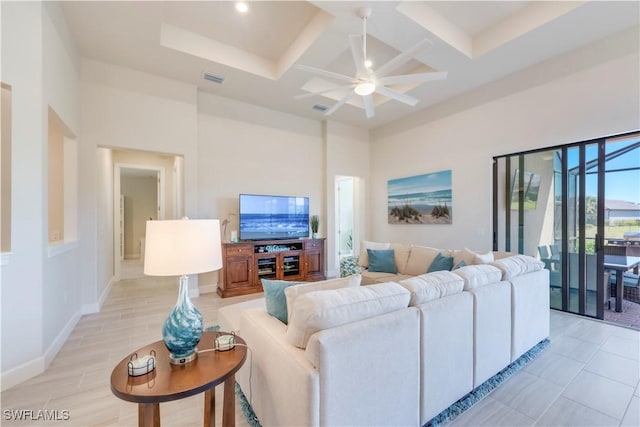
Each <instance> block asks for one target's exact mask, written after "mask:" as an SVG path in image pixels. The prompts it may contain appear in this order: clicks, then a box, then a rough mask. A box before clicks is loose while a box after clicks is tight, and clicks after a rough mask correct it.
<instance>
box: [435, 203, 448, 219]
mask: <svg viewBox="0 0 640 427" xmlns="http://www.w3.org/2000/svg"><path fill="white" fill-rule="evenodd" d="M431 216H432V217H434V218H441V217H448V216H449V207H448V206H447V204H446V203H445V204H444V206H442V205H438V206H436V207H434V208H433V210H432V211H431Z"/></svg>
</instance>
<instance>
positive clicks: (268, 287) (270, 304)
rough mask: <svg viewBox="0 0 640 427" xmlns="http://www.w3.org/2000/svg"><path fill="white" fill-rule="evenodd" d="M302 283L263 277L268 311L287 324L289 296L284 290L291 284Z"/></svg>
mask: <svg viewBox="0 0 640 427" xmlns="http://www.w3.org/2000/svg"><path fill="white" fill-rule="evenodd" d="M300 283H302V282H289V281H287V280H268V279H262V289H264V299H265V302H266V304H267V312H268V313H269V314H270V315H272V316H273V317H275V318H276V319H278V320H279V321H281V322H282V323H284V324H285V325H286V324H288V319H287V298H286V297H285V295H284V290H285V288H287V287H289V286H293V285H299V284H300Z"/></svg>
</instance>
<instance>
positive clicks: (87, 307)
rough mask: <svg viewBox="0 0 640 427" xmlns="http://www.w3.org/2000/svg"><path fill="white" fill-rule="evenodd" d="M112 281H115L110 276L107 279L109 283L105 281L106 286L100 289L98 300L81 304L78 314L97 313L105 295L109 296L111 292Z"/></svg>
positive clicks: (100, 308)
mask: <svg viewBox="0 0 640 427" xmlns="http://www.w3.org/2000/svg"><path fill="white" fill-rule="evenodd" d="M114 283H115V277H113V276H112V277H111V279H109V283H107V286H106V287H105V288H104V290H103V291H102V294H101V295H100V298H98V301H97V302H94V303H92V304H83V305H82V309H81V312H80V314H82V315H83V316H84V315H85V314H95V313H99V312H100V310H102V306H103V305H104V302H105V301H106V299H107V296H109V292H111V287H112V286H113V284H114Z"/></svg>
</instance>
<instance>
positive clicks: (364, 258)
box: [358, 240, 391, 268]
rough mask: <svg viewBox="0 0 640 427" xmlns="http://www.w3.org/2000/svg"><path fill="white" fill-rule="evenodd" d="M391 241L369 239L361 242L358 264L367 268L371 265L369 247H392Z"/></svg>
mask: <svg viewBox="0 0 640 427" xmlns="http://www.w3.org/2000/svg"><path fill="white" fill-rule="evenodd" d="M390 248H391V243H378V242H369V241H367V240H363V241H362V243H361V244H360V256H359V257H358V264H360V266H361V267H364V268H367V267H369V255H368V254H367V249H390Z"/></svg>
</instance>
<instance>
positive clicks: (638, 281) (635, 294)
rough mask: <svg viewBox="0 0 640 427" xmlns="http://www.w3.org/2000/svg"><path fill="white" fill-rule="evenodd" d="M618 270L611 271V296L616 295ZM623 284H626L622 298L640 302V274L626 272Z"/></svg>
mask: <svg viewBox="0 0 640 427" xmlns="http://www.w3.org/2000/svg"><path fill="white" fill-rule="evenodd" d="M616 273H617V272H616V271H611V272H610V274H611V277H610V279H609V283H610V284H611V296H612V297H615V296H616ZM622 284H623V286H624V288H623V291H622V292H623V293H622V298H623V299H624V300H625V301H632V302H635V303H636V304H640V275H638V274H633V273H624V276H622Z"/></svg>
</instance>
